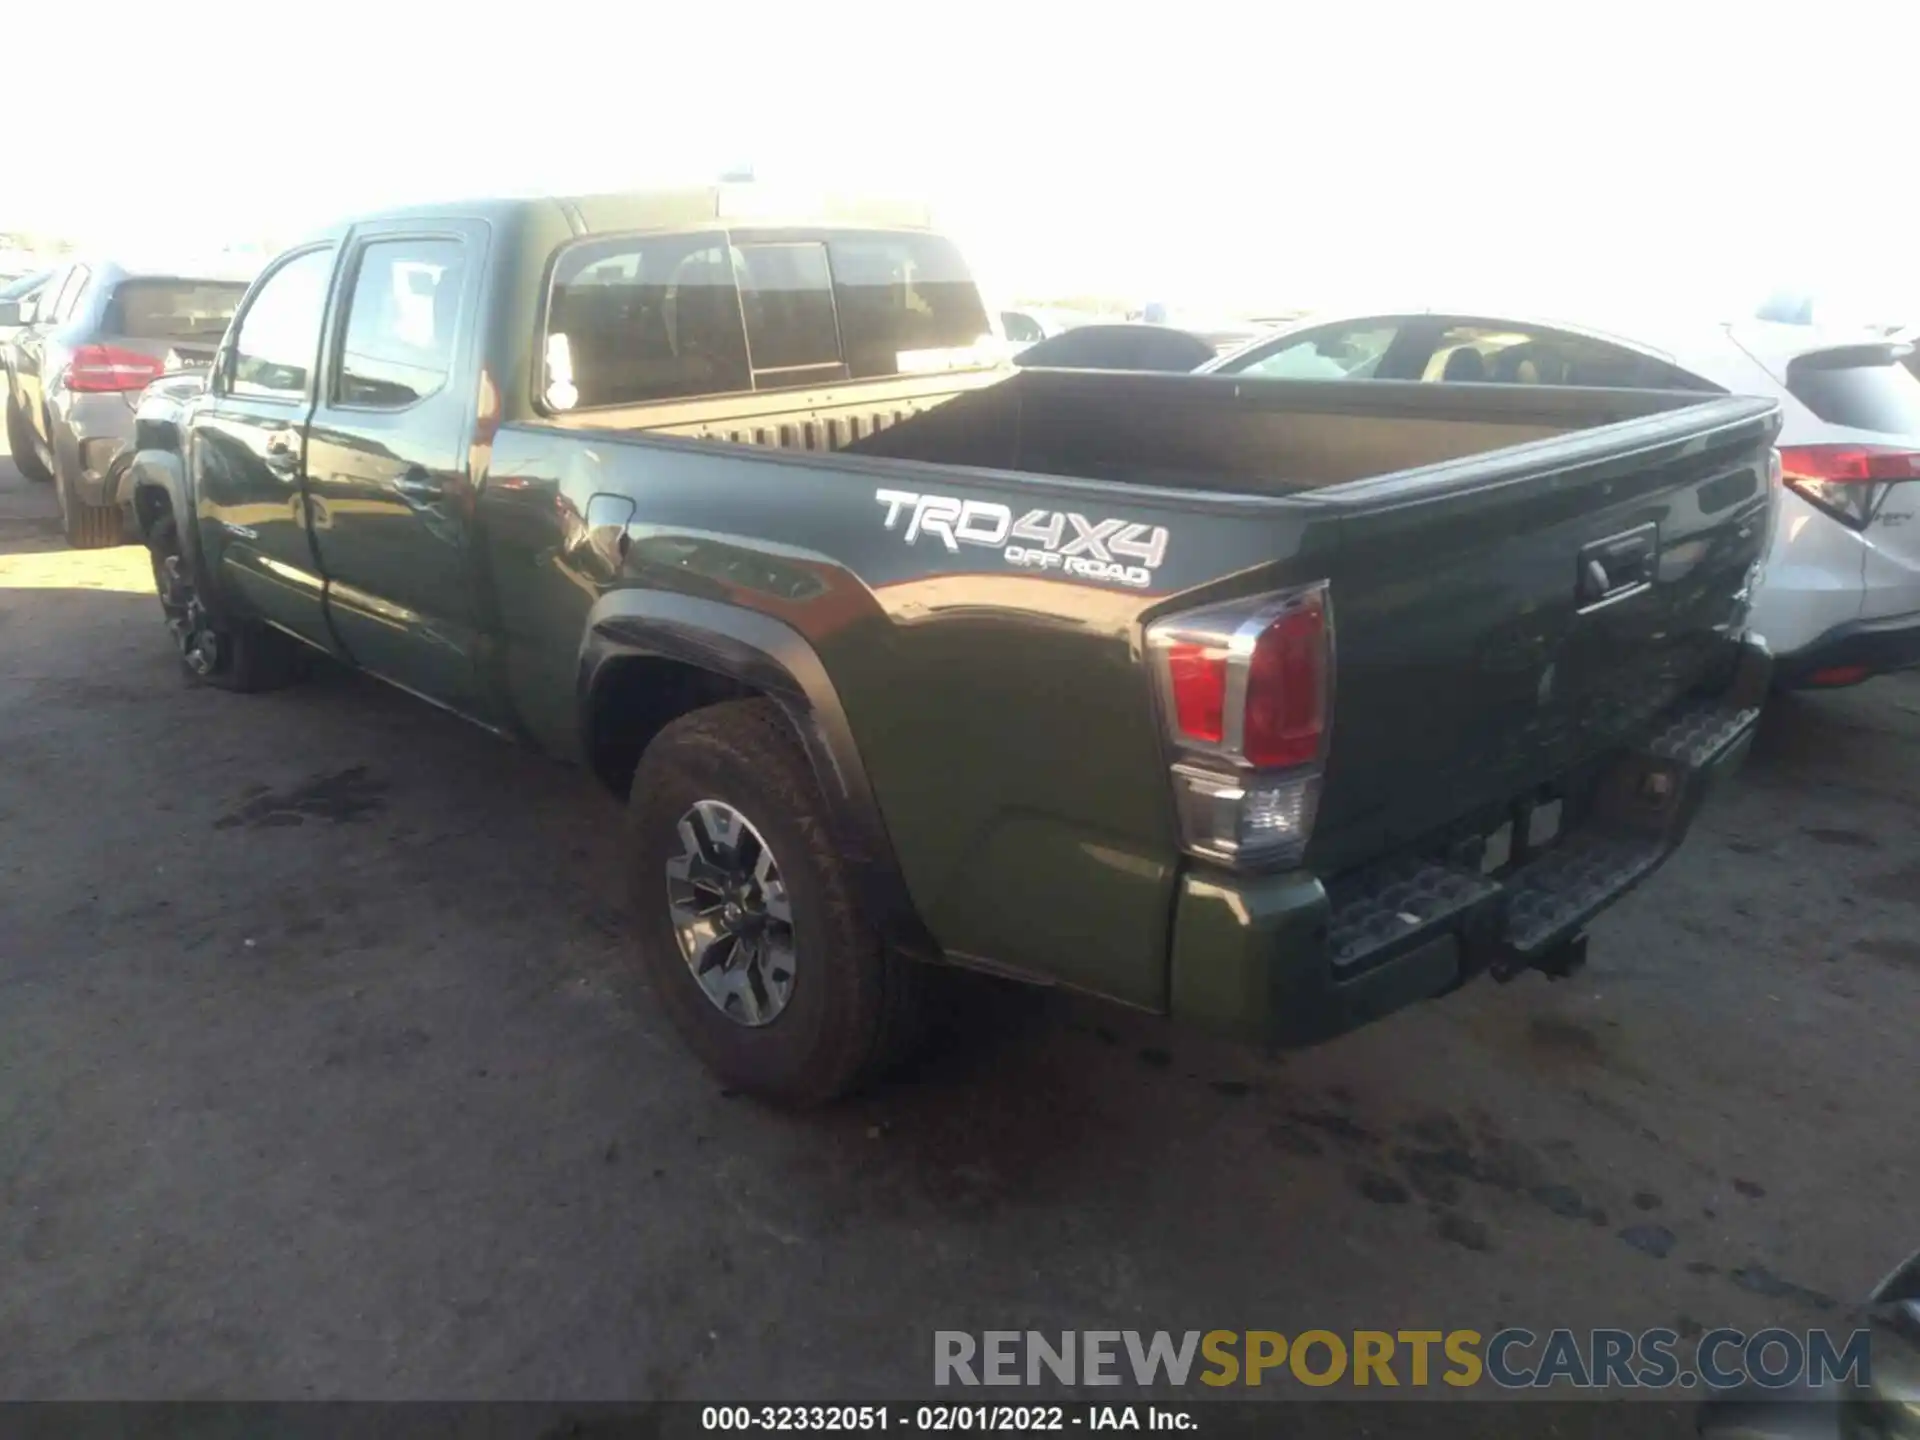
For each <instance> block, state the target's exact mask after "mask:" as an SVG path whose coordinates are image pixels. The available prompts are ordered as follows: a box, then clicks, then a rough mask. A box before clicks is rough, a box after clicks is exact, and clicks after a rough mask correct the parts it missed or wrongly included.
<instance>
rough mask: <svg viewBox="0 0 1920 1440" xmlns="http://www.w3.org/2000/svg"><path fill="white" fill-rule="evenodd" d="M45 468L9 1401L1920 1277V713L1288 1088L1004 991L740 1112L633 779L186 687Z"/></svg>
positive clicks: (1784, 1319)
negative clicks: (899, 1053) (874, 1058)
mask: <svg viewBox="0 0 1920 1440" xmlns="http://www.w3.org/2000/svg"><path fill="white" fill-rule="evenodd" d="M52 515H53V505H52V497H51V495H50V493H49V492H48V491H47V490H46V489H44V488H42V487H38V486H33V485H29V484H27V483H26V482H24V481H23V480H21V479H20V478H19V477H18V475H17V474H15V473H14V472H13V470H12V469H11V467H10V466H9V465H7V464H6V462H4V461H0V837H4V841H3V843H0V1077H3V1079H0V1115H3V1116H4V1123H0V1185H3V1186H4V1191H3V1193H4V1196H5V1206H4V1210H3V1211H0V1394H4V1395H5V1396H8V1397H15V1398H20V1397H55V1396H95V1397H97V1396H177V1397H287V1398H298V1397H309V1396H356V1397H373V1398H390V1397H486V1398H498V1397H520V1398H539V1399H554V1398H587V1397H599V1398H650V1397H665V1398H679V1399H704V1400H716V1399H724V1400H731V1399H740V1398H764V1399H800V1398H823V1399H824V1398H838V1399H843V1400H845V1399H864V1398H889V1397H891V1398H904V1397H909V1396H914V1395H920V1394H924V1393H925V1392H926V1391H927V1390H928V1389H929V1387H930V1385H931V1376H932V1361H931V1357H932V1338H931V1332H932V1331H933V1330H934V1329H935V1328H965V1329H974V1330H979V1329H985V1328H1029V1327H1031V1328H1039V1329H1044V1330H1058V1329H1067V1328H1076V1329H1078V1328H1097V1327H1110V1328H1145V1329H1154V1328H1167V1329H1176V1330H1177V1329H1186V1328H1202V1329H1205V1328H1214V1327H1223V1328H1273V1329H1278V1330H1282V1331H1287V1332H1295V1331H1298V1330H1300V1329H1304V1328H1308V1327H1310V1326H1319V1327H1325V1328H1330V1329H1334V1330H1341V1329H1348V1328H1353V1327H1369V1328H1372V1327H1377V1328H1385V1329H1395V1328H1401V1327H1415V1328H1422V1327H1430V1328H1436V1329H1444V1328H1453V1327H1459V1326H1469V1327H1472V1328H1476V1329H1480V1330H1482V1331H1489V1330H1491V1329H1493V1328H1496V1327H1498V1326H1500V1325H1503V1324H1526V1325H1529V1326H1531V1327H1533V1328H1535V1329H1547V1328H1551V1327H1552V1326H1555V1325H1571V1326H1577V1327H1586V1326H1589V1325H1622V1326H1626V1327H1629V1328H1634V1329H1638V1328H1641V1327H1644V1326H1650V1325H1659V1324H1668V1325H1674V1326H1677V1327H1679V1328H1681V1329H1682V1330H1683V1332H1685V1331H1690V1330H1691V1329H1692V1328H1693V1327H1695V1326H1700V1325H1706V1326H1713V1325H1717V1324H1732V1325H1740V1326H1745V1327H1749V1328H1754V1327H1758V1326H1760V1325H1762V1324H1766V1323H1772V1322H1780V1323H1784V1324H1787V1325H1789V1326H1793V1327H1797V1328H1804V1327H1806V1326H1809V1325H1818V1324H1821V1323H1824V1322H1825V1321H1827V1320H1829V1319H1832V1318H1833V1317H1834V1316H1836V1315H1837V1313H1838V1312H1837V1311H1835V1310H1832V1309H1829V1308H1828V1307H1829V1306H1830V1305H1831V1304H1832V1303H1833V1302H1834V1301H1840V1300H1847V1299H1851V1298H1854V1297H1857V1296H1859V1295H1860V1294H1861V1293H1862V1292H1864V1290H1865V1289H1866V1288H1867V1287H1868V1286H1869V1285H1870V1284H1871V1283H1872V1282H1873V1281H1874V1280H1875V1279H1876V1278H1877V1277H1878V1276H1879V1275H1880V1274H1881V1273H1882V1272H1883V1271H1884V1270H1885V1269H1886V1268H1887V1267H1888V1266H1890V1265H1891V1264H1892V1263H1893V1262H1894V1261H1895V1260H1896V1259H1897V1258H1899V1257H1900V1256H1901V1255H1903V1254H1905V1253H1906V1252H1907V1251H1908V1250H1909V1249H1910V1248H1912V1247H1913V1246H1915V1245H1920V1233H1916V1230H1917V1229H1920V1224H1917V1222H1916V1217H1915V1215H1914V1212H1913V1195H1914V1194H1915V1182H1916V1166H1917V1162H1920V1127H1917V1126H1915V1125H1914V1124H1913V1123H1912V1116H1911V1110H1912V1103H1911V1102H1912V1098H1913V1095H1914V1093H1915V1077H1916V1073H1917V1071H1920V1067H1916V1064H1915V1061H1916V1041H1915V1027H1916V1018H1917V1017H1920V923H1916V922H1917V921H1920V914H1917V913H1916V908H1915V907H1916V904H1917V903H1920V834H1917V833H1916V825H1915V820H1916V816H1917V815H1920V808H1917V807H1920V677H1915V676H1909V677H1902V678H1897V679H1892V680H1883V681H1879V682H1876V683H1874V684H1872V685H1869V686H1866V687H1863V688H1861V689H1860V690H1858V691H1854V692H1850V693H1844V694H1836V695H1830V696H1822V697H1817V698H1812V699H1793V700H1787V701H1784V702H1782V703H1780V704H1778V705H1777V706H1775V707H1774V708H1773V709H1772V711H1771V712H1770V714H1769V715H1768V717H1767V721H1766V725H1765V730H1764V732H1763V735H1762V737H1761V741H1760V744H1759V746H1758V748H1757V751H1756V754H1755V757H1754V760H1753V762H1752V763H1751V765H1750V766H1749V768H1748V770H1747V771H1746V773H1745V774H1744V775H1743V777H1742V778H1741V780H1740V781H1739V782H1738V783H1737V784H1736V785H1735V786H1733V787H1731V788H1729V789H1728V791H1726V792H1725V793H1724V794H1723V795H1722V796H1720V797H1719V798H1718V799H1717V800H1716V801H1715V803H1714V805H1713V806H1712V807H1711V808H1710V809H1709V811H1708V812H1707V813H1706V814H1705V816H1704V817H1703V819H1702V821H1701V823H1700V827H1699V828H1698V829H1697V830H1696V832H1695V837H1694V839H1693V840H1692V841H1691V842H1690V843H1689V845H1688V846H1687V848H1686V849H1685V850H1684V851H1683V853H1682V854H1681V855H1680V856H1679V857H1678V858H1677V859H1676V860H1675V861H1674V862H1673V863H1672V864H1670V865H1669V866H1668V867H1667V868H1666V869H1665V870H1664V871H1663V872H1662V873H1661V874H1660V875H1658V876H1657V877H1655V879H1653V880H1652V881H1651V882H1649V883H1648V884H1647V885H1646V886H1644V887H1643V888H1642V889H1641V890H1640V891H1638V892H1637V893H1636V894H1635V895H1633V896H1631V897H1630V898H1629V899H1628V900H1627V901H1626V902H1624V903H1623V904H1621V905H1620V906H1619V907H1618V908H1617V909H1616V910H1615V911H1613V912H1612V913H1610V914H1609V915H1608V916H1607V917H1606V918H1605V919H1604V920H1603V921H1602V922H1601V923H1600V924H1599V925H1598V926H1597V927H1596V930H1595V936H1594V946H1593V963H1592V964H1591V965H1590V967H1589V968H1588V969H1587V970H1586V971H1585V972H1583V973H1582V974H1581V975H1579V976H1578V977H1576V978H1574V979H1572V980H1569V981H1566V982H1562V983H1557V984H1556V983H1550V982H1548V981H1546V980H1544V979H1541V978H1538V977H1533V978H1529V979H1526V980H1523V981H1521V982H1518V983H1515V984H1513V985H1509V986H1504V987H1503V986H1497V985H1494V984H1491V983H1483V984H1479V985H1476V986H1474V987H1471V988H1469V989H1468V990H1467V991H1465V992H1463V993H1461V994H1459V995H1457V996H1455V997H1453V998H1451V999H1449V1000H1447V1001H1445V1002H1444V1003H1440V1004H1435V1005H1430V1006H1425V1007H1421V1008H1419V1009H1417V1010H1414V1011H1412V1012H1408V1013H1404V1014H1402V1015H1399V1016H1397V1017H1394V1018H1393V1019H1391V1020H1389V1021H1387V1022H1386V1023H1383V1024H1381V1025H1378V1026H1375V1027H1373V1028H1372V1029H1371V1030H1368V1031H1365V1032H1363V1033H1360V1034H1358V1035H1355V1036H1352V1037H1349V1038H1347V1039H1345V1040H1342V1041H1340V1042H1338V1043H1335V1044H1333V1045H1329V1046H1327V1047H1324V1048H1322V1049H1319V1050H1316V1051H1313V1052H1310V1053H1306V1054H1299V1055H1294V1056H1290V1057H1287V1058H1285V1059H1284V1060H1278V1061H1274V1060H1267V1059H1264V1058H1261V1057H1259V1056H1256V1055H1252V1054H1249V1053H1245V1052H1243V1051H1239V1050H1236V1049H1232V1048H1229V1047H1225V1046H1220V1045H1215V1044H1213V1043H1211V1042H1208V1041H1205V1040H1200V1039H1195V1038H1193V1037H1191V1036H1187V1035H1184V1034H1179V1033H1173V1032H1170V1031H1169V1030H1168V1029H1167V1028H1166V1027H1164V1026H1162V1025H1161V1024H1159V1023H1158V1022H1155V1021H1153V1020H1151V1019H1148V1018H1144V1017H1138V1016H1132V1015H1124V1014H1119V1013H1115V1012H1110V1011H1108V1010H1106V1009H1104V1008H1102V1007H1099V1006H1096V1005H1093V1004H1090V1003H1086V1002H1070V1001H1064V1000H1062V999H1060V998H1058V997H1051V996H1030V995H1027V994H1024V993H1018V992H1008V993H1000V992H997V991H996V992H992V993H987V994H983V995H982V996H980V997H978V999H977V1001H976V1003H975V1009H976V1010H977V1012H978V1013H975V1014H970V1015H968V1016H967V1017H966V1018H965V1020H964V1023H963V1024H961V1025H960V1026H959V1027H958V1033H957V1036H956V1038H954V1039H953V1040H951V1041H950V1042H949V1043H948V1044H947V1045H946V1046H945V1047H944V1048H942V1049H940V1050H939V1051H938V1052H936V1053H935V1054H934V1055H933V1056H932V1057H931V1058H930V1059H929V1060H928V1061H927V1062H925V1063H924V1064H923V1065H921V1066H920V1067H919V1068H918V1070H917V1071H916V1072H915V1073H914V1074H912V1075H911V1076H910V1077H904V1078H902V1079H901V1080H899V1081H897V1082H894V1083H891V1084H890V1085H889V1086H888V1087H887V1088H885V1089H883V1090H881V1091H880V1092H878V1093H876V1094H873V1095H871V1096H868V1097H865V1098H862V1099H860V1100H858V1101H855V1102H853V1103H850V1104H848V1105H846V1106H844V1107H842V1108H839V1109H836V1110H834V1111H832V1112H830V1113H826V1114H820V1115H814V1116H809V1117H805V1118H798V1119H796V1118H791V1117H787V1116H783V1115H779V1114H775V1113H770V1112H768V1111H766V1110H763V1109H760V1108H758V1107H756V1106H755V1105H753V1104H751V1103H749V1102H747V1101H745V1100H740V1099H734V1098H730V1097H729V1096H728V1095H726V1094H725V1093H723V1092H721V1091H720V1090H719V1089H717V1088H716V1086H715V1085H714V1084H713V1083H712V1082H711V1081H710V1080H708V1079H707V1078H706V1076H705V1075H704V1074H703V1073H702V1072H701V1071H700V1070H699V1069H698V1068H696V1066H695V1065H694V1063H693V1062H692V1061H691V1060H690V1059H689V1058H688V1056H687V1054H686V1053H685V1052H684V1051H683V1050H682V1049H681V1047H680V1046H679V1044H678V1043H677V1042H676V1040H675V1039H674V1037H673V1035H672V1034H671V1033H669V1032H668V1030H667V1029H666V1026H665V1023H664V1021H663V1018H662V1017H661V1015H660V1013H659V1011H658V1009H657V1007H656V1005H655V1004H654V1003H653V1002H652V1000H651V999H650V997H649V996H648V994H647V993H646V992H645V989H644V987H643V986H642V985H640V984H639V982H638V981H637V980H636V978H635V976H634V974H633V972H632V971H631V970H630V969H629V968H628V966H627V964H626V962H625V959H624V953H623V942H622V920H621V910H620V892H621V887H620V883H619V877H618V875H617V873H616V867H615V837H616V831H617V826H618V819H619V815H618V809H617V807H616V806H615V804H614V803H613V802H612V801H611V800H609V799H608V798H607V797H605V796H604V795H603V794H602V793H600V792H599V791H598V790H597V789H596V788H595V786H594V785H593V784H592V783H591V782H590V781H589V780H588V779H587V778H586V777H585V776H584V775H582V774H579V773H575V772H572V771H569V770H566V769H562V768H559V767H556V766H554V765H553V764H551V763H549V762H546V761H543V760H541V759H538V758H536V757H533V756H530V755H526V754H522V753H519V752H517V751H515V750H513V749H511V748H509V747H507V746H504V745H502V744H501V743H500V742H498V741H496V740H494V739H492V738H490V737H488V736H487V735H485V734H483V733H481V732H480V731H478V730H475V729H471V728H469V727H467V726H465V725H463V724H462V723H460V722H459V721H456V720H453V719H451V718H449V717H447V716H445V715H443V714H440V713H438V712H436V711H434V710H431V709H429V708H427V707H425V706H422V705H420V704H418V703H417V702H414V701H412V700H409V699H407V698H405V697H403V696H401V695H399V694H397V693H393V692H388V691H386V690H384V689H383V688H382V687H380V686H378V685H376V684H374V683H371V682H367V681H363V680H360V679H357V678H354V677H352V676H348V675H344V674H334V673H327V674H323V675H321V676H319V677H317V678H316V679H315V680H314V681H313V682H312V683H310V684H308V685H306V686H305V687H303V688H300V689H298V690H294V691H288V692H284V693H280V694H275V695H268V696H258V697H249V696H230V695H226V694H223V693H219V692H215V691H210V690H201V689H195V688H191V687H189V686H187V685H186V684H184V683H183V681H182V679H181V677H180V675H179V673H178V669H177V666H176V664H175V661H174V658H173V655H172V653H171V650H170V648H169V646H168V643H167V641H166V637H165V635H164V633H163V631H162V629H161V626H160V623H159V615H158V610H157V607H156V605H155V602H154V600H153V598H152V595H151V591H150V585H149V579H148V576H147V571H146V562H145V556H144V554H143V553H142V552H141V551H139V550H136V549H132V548H127V549H121V550H115V551H106V552H96V553H92V554H77V553H72V552H69V551H67V550H65V549H64V548H63V546H62V545H61V543H60V540H59V537H58V534H57V532H56V529H55V527H54V524H53V522H52V519H51V517H52Z"/></svg>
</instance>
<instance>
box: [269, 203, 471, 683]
mask: <svg viewBox="0 0 1920 1440" xmlns="http://www.w3.org/2000/svg"><path fill="white" fill-rule="evenodd" d="M486 255H487V229H486V226H485V225H483V224H481V223H479V222H460V221H449V222H434V223H433V224H432V225H430V226H426V227H424V228H423V227H420V226H418V225H412V226H407V225H380V226H365V227H360V228H358V229H356V230H355V231H354V234H353V237H352V241H351V244H350V246H349V248H348V252H347V256H346V261H345V269H344V271H343V277H344V278H343V279H342V282H341V285H340V295H341V297H342V301H341V305H340V313H339V314H338V315H337V316H336V318H335V321H334V324H333V326H332V331H333V336H334V339H333V344H332V346H331V347H330V350H329V359H328V362H327V379H326V385H325V386H324V388H323V390H322V393H321V396H320V400H319V404H318V406H317V408H316V409H315V411H314V415H313V421H312V425H311V427H310V428H309V431H308V437H307V487H308V494H309V496H310V498H311V502H312V514H313V540H314V546H315V549H316V551H317V552H318V555H319V559H320V565H321V568H322V570H323V571H324V572H325V574H326V577H327V605H328V610H329V613H330V615H331V617H332V620H333V626H334V630H335V631H336V633H337V634H338V635H339V637H340V642H341V644H342V645H343V646H345V648H346V650H347V652H348V653H349V654H350V655H351V656H352V657H353V660H354V662H355V663H356V664H358V665H360V666H362V667H364V668H365V669H367V670H370V671H372V672H373V673H374V674H376V675H379V676H381V677H383V678H385V679H387V680H390V681H392V682H394V683H395V684H398V685H400V686H402V687H404V688H406V689H408V690H412V691H414V692H415V693H417V694H420V695H423V696H425V697H426V698H427V699H429V700H432V701H435V702H437V703H438V704H441V705H445V706H447V707H448V708H450V709H453V710H456V711H459V712H460V713H462V714H466V715H471V716H474V717H475V718H480V719H484V718H485V714H484V711H485V706H484V704H483V702H482V698H481V689H480V684H479V674H480V672H479V668H478V664H477V647H478V645H479V643H480V628H479V624H478V616H477V613H476V610H475V596H476V594H477V588H476V583H475V571H474V566H473V553H472V543H471V542H472V526H473V519H474V507H473V498H474V497H473V488H472V485H471V484H470V481H469V474H470V472H469V469H468V463H467V446H468V441H469V438H470V436H471V432H472V429H473V425H474V417H475V411H476V403H477V402H476V396H477V394H478V373H479V361H478V350H477V346H478V326H477V325H476V324H475V319H476V317H477V316H478V314H479V313H480V299H481V284H482V281H483V279H484V276H485V268H486Z"/></svg>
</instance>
